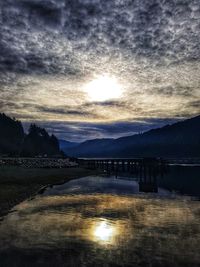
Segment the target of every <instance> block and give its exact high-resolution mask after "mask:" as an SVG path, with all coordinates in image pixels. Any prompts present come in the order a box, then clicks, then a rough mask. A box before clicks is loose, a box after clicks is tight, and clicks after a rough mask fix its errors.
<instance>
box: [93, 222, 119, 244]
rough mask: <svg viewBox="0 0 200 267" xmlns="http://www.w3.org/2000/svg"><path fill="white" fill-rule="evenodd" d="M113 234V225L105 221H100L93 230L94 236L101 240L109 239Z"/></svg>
mask: <svg viewBox="0 0 200 267" xmlns="http://www.w3.org/2000/svg"><path fill="white" fill-rule="evenodd" d="M113 234H114V229H113V227H112V226H110V225H109V224H107V223H106V222H105V221H103V222H101V223H100V224H99V225H98V226H97V227H96V229H95V231H94V235H95V237H96V238H97V239H98V240H100V241H102V242H108V241H110V239H111V238H112V236H113Z"/></svg>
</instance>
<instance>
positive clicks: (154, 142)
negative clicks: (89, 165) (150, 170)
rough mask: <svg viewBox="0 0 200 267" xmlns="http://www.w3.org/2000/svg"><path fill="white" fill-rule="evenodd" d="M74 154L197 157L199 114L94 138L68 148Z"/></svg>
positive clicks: (199, 149) (81, 155)
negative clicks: (138, 130) (146, 128)
mask: <svg viewBox="0 0 200 267" xmlns="http://www.w3.org/2000/svg"><path fill="white" fill-rule="evenodd" d="M67 154H68V155H70V156H76V157H152V156H156V157H200V116H197V117H194V118H191V119H187V120H184V121H180V122H177V123H174V124H171V125H166V126H164V127H162V128H157V129H152V130H150V131H147V132H145V133H143V134H136V135H132V136H128V137H121V138H118V139H95V140H89V141H85V142H83V143H81V144H80V145H78V146H76V147H73V148H69V149H68V151H67Z"/></svg>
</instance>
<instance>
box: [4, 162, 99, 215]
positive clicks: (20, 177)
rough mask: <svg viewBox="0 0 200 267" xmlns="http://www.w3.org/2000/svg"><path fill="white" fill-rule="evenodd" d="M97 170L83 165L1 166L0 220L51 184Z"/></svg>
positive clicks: (86, 174)
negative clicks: (68, 166) (49, 166)
mask: <svg viewBox="0 0 200 267" xmlns="http://www.w3.org/2000/svg"><path fill="white" fill-rule="evenodd" d="M94 174H96V171H94V170H88V169H84V168H81V167H70V168H61V169H57V168H51V169H36V168H31V169H27V168H23V167H19V166H0V220H2V219H3V217H4V216H6V215H7V214H8V213H9V211H10V210H11V209H12V208H13V207H14V206H16V205H17V204H19V203H20V202H22V201H24V200H26V199H28V198H31V197H34V196H35V195H37V194H39V192H40V191H41V190H43V189H44V188H46V187H47V186H49V185H51V184H62V183H65V182H68V181H70V180H73V179H77V178H81V177H84V176H89V175H94Z"/></svg>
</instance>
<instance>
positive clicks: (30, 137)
mask: <svg viewBox="0 0 200 267" xmlns="http://www.w3.org/2000/svg"><path fill="white" fill-rule="evenodd" d="M0 155H4V156H22V157H35V156H61V155H63V154H62V151H60V148H59V142H58V139H57V138H56V137H55V136H54V135H49V134H48V132H47V131H46V130H45V129H43V128H40V127H38V126H37V125H35V124H31V125H30V128H29V131H28V134H26V133H25V132H24V129H23V126H22V123H21V122H20V121H18V120H16V119H14V118H13V119H12V118H10V117H8V116H6V115H5V114H1V113H0Z"/></svg>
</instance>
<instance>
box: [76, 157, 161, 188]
mask: <svg viewBox="0 0 200 267" xmlns="http://www.w3.org/2000/svg"><path fill="white" fill-rule="evenodd" d="M78 163H79V165H81V166H84V167H85V168H89V169H93V170H95V169H101V170H103V171H104V172H105V173H106V174H107V175H108V176H109V175H115V176H116V177H118V175H119V174H120V173H121V174H122V173H123V174H128V175H131V176H133V177H134V178H137V179H138V183H139V191H141V192H158V184H157V178H158V176H163V175H164V172H165V171H166V164H165V161H164V160H162V159H160V158H128V159H79V160H78Z"/></svg>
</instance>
